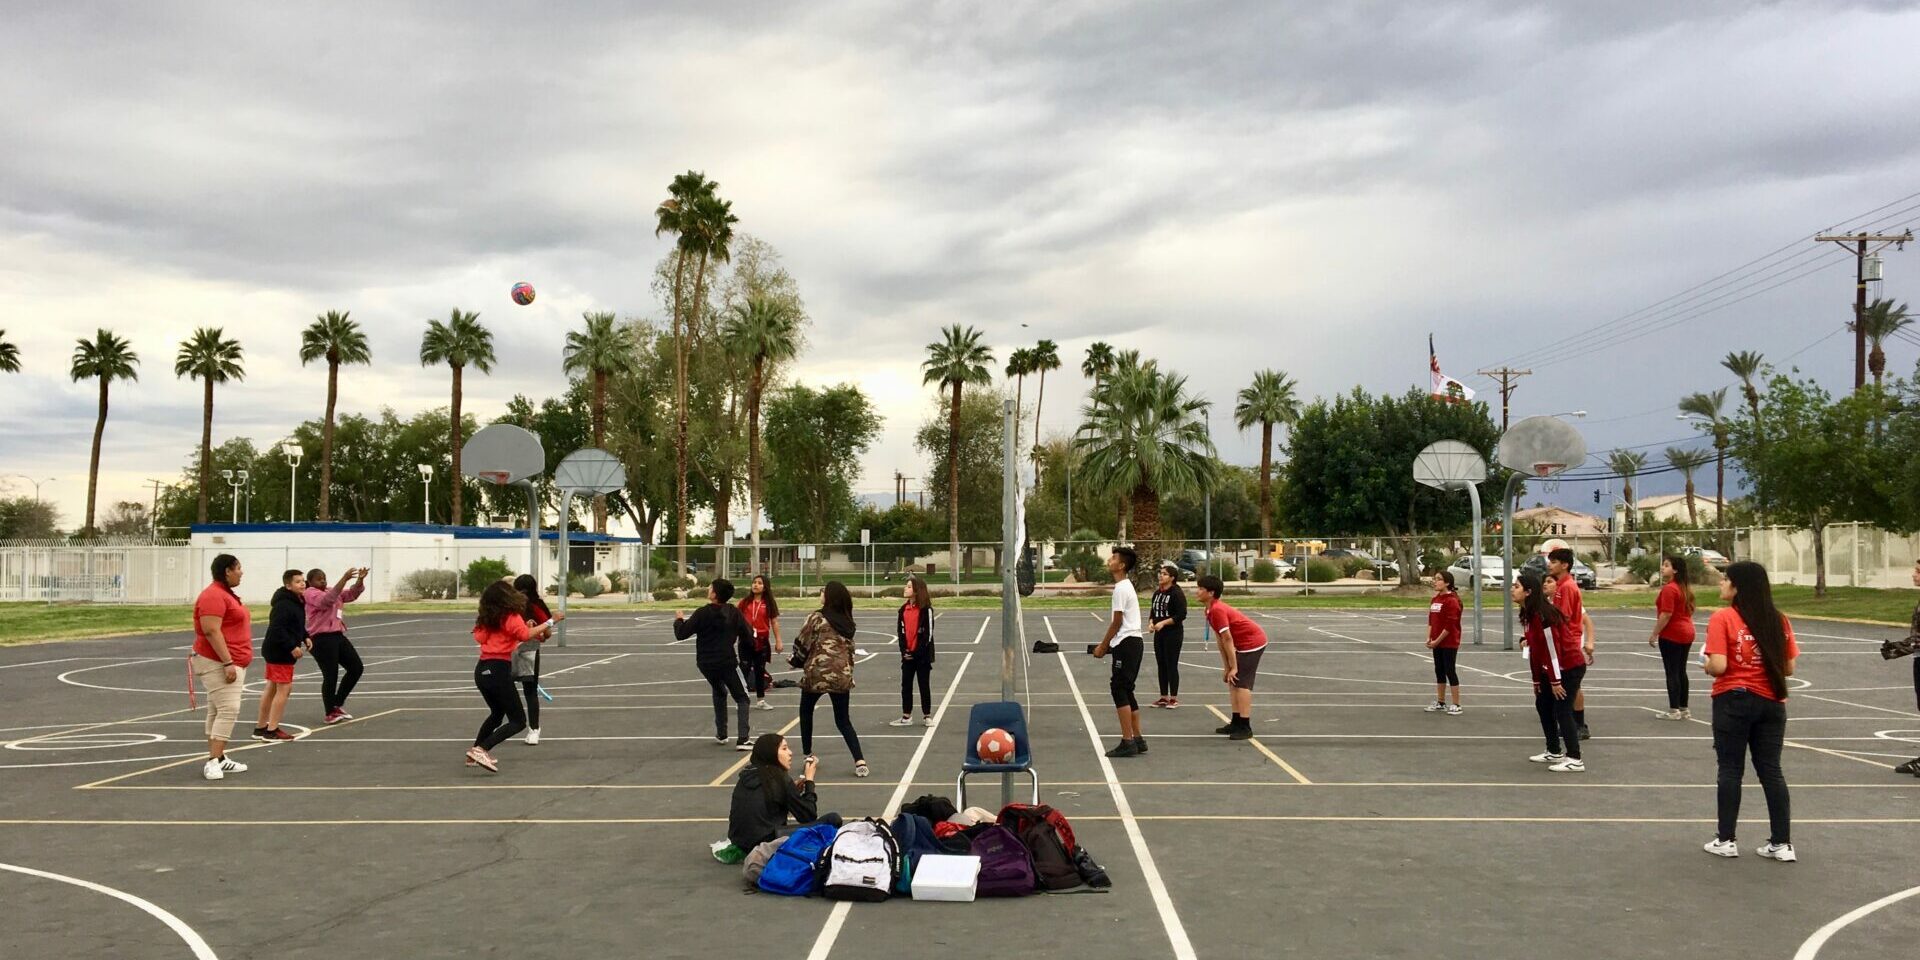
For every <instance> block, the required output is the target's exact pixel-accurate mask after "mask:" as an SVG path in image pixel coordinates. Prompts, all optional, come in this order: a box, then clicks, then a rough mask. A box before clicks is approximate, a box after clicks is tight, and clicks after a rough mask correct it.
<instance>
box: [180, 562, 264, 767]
mask: <svg viewBox="0 0 1920 960" xmlns="http://www.w3.org/2000/svg"><path fill="white" fill-rule="evenodd" d="M241 576H242V571H241V569H240V560H239V558H237V557H235V556H234V555H233V554H230V553H223V554H221V555H219V556H217V557H214V558H213V582H212V583H210V584H208V585H207V588H206V589H205V590H202V591H200V596H199V598H198V599H196V600H195V601H194V602H193V654H192V655H191V656H189V657H188V658H187V669H188V671H189V672H190V673H191V674H192V675H193V678H194V679H195V680H196V681H198V682H199V684H200V689H202V690H204V691H206V694H207V762H206V764H205V765H204V766H203V767H202V768H201V771H200V772H201V775H202V776H204V777H206V778H207V779H208V780H221V779H224V778H225V777H226V775H227V774H229V773H245V772H247V765H246V764H244V763H241V762H240V761H238V760H235V759H233V758H231V757H229V756H227V741H228V740H230V739H232V738H233V723H234V721H235V720H237V719H239V717H240V694H241V692H242V690H243V689H244V688H245V686H246V682H247V665H248V664H251V663H252V662H253V616H252V614H250V613H248V612H247V605H246V604H244V603H242V602H240V595H239V594H237V593H235V592H234V588H235V587H238V586H239V585H240V578H241Z"/></svg>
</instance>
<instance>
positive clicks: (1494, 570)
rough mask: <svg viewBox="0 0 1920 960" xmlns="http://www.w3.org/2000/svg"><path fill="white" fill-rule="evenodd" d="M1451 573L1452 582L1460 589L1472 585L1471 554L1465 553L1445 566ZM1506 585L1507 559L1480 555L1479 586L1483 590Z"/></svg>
mask: <svg viewBox="0 0 1920 960" xmlns="http://www.w3.org/2000/svg"><path fill="white" fill-rule="evenodd" d="M1447 572H1449V573H1451V574H1453V584H1454V586H1456V587H1458V588H1460V589H1463V590H1464V589H1470V588H1471V587H1472V586H1473V554H1467V555H1465V556H1463V557H1461V558H1460V559H1458V560H1455V561H1454V562H1453V563H1452V564H1451V565H1450V566H1448V567H1447ZM1506 586H1507V561H1506V560H1505V559H1503V558H1501V557H1495V556H1488V555H1485V554H1483V555H1481V557H1480V587H1481V589H1485V590H1503V589H1505V588H1506Z"/></svg>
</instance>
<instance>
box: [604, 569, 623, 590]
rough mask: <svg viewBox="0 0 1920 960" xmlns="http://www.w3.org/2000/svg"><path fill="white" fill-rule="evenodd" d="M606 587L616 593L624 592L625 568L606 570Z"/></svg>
mask: <svg viewBox="0 0 1920 960" xmlns="http://www.w3.org/2000/svg"><path fill="white" fill-rule="evenodd" d="M607 589H608V590H612V591H614V592H616V593H626V592H627V572H626V571H625V570H609V571H607Z"/></svg>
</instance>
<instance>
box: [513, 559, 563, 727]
mask: <svg viewBox="0 0 1920 960" xmlns="http://www.w3.org/2000/svg"><path fill="white" fill-rule="evenodd" d="M513 588H514V589H515V590H518V591H520V596H522V597H524V598H526V601H527V602H526V606H525V607H524V608H523V609H522V610H521V611H520V618H521V619H523V620H525V621H526V622H527V627H528V628H529V629H531V628H533V627H538V626H540V625H542V624H547V623H559V622H560V621H562V620H565V619H566V618H567V615H566V614H564V613H560V614H556V613H554V612H553V611H552V610H550V609H548V608H547V602H546V601H545V600H542V599H541V598H540V581H538V580H535V579H534V578H533V574H530V573H523V574H521V575H519V576H517V577H515V578H513ZM542 646H545V641H538V642H535V643H533V644H532V645H531V646H529V645H527V644H521V645H520V647H519V648H518V649H516V650H514V652H513V661H512V662H513V679H514V681H515V682H517V683H519V684H520V692H522V693H524V694H526V699H527V746H530V747H532V746H538V745H539V743H540V648H541V647H542Z"/></svg>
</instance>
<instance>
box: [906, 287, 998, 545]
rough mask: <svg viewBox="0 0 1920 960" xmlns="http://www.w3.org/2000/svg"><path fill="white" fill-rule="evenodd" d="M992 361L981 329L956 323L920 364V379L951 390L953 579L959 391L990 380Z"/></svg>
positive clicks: (949, 499) (957, 526) (949, 530)
mask: <svg viewBox="0 0 1920 960" xmlns="http://www.w3.org/2000/svg"><path fill="white" fill-rule="evenodd" d="M992 362H993V351H992V350H989V349H987V348H986V346H984V345H983V344H981V343H980V331H978V330H975V329H974V328H972V327H962V326H961V325H959V324H957V323H956V324H954V325H952V326H950V327H947V328H946V329H945V330H942V331H941V339H940V340H939V341H937V342H934V343H929V344H927V359H926V360H925V361H924V362H922V363H921V364H920V369H921V371H922V374H923V375H922V377H921V381H920V382H921V383H937V384H939V385H940V388H941V389H942V390H945V389H948V388H952V390H953V406H952V412H951V413H950V414H949V416H948V420H947V540H948V546H949V548H950V549H951V550H952V552H951V553H949V554H948V555H947V565H948V566H949V567H952V568H953V582H954V583H959V582H960V564H959V560H960V391H961V388H962V387H965V386H966V385H967V384H969V383H971V384H974V385H976V386H985V385H987V384H990V383H992V382H993V373H992V371H990V370H988V369H987V364H989V363H992Z"/></svg>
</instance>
